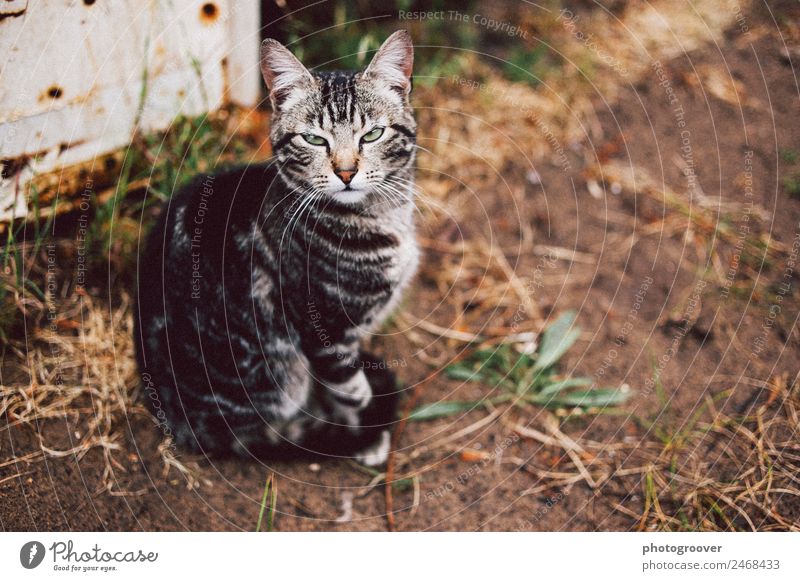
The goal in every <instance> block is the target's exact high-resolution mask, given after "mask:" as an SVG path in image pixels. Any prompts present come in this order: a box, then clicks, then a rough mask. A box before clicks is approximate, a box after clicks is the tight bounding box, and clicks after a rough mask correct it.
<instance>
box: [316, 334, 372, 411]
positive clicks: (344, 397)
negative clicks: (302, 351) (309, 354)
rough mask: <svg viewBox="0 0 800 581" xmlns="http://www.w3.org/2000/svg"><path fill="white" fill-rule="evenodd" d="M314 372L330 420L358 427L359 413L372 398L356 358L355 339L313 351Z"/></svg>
mask: <svg viewBox="0 0 800 581" xmlns="http://www.w3.org/2000/svg"><path fill="white" fill-rule="evenodd" d="M312 361H313V367H314V375H315V377H316V379H317V381H319V382H320V383H321V384H322V385H323V386H324V387H325V389H326V391H327V394H328V398H329V401H330V403H331V406H332V407H333V421H335V422H336V423H342V424H345V425H348V426H352V427H358V425H359V421H358V412H360V411H361V410H363V409H364V408H366V407H367V406H368V405H369V402H370V401H371V400H372V388H371V387H370V385H369V381H368V380H367V376H366V375H365V374H364V369H363V367H362V365H361V360H360V358H359V349H358V342H357V341H353V342H351V343H337V344H335V345H332V346H330V347H327V348H325V349H322V350H320V351H318V352H317V353H316V356H315V357H314V358H313V360H312Z"/></svg>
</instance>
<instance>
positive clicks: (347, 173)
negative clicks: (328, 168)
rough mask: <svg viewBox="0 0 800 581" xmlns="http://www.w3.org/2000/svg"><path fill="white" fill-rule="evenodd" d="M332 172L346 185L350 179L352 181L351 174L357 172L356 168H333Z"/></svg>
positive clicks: (353, 174)
mask: <svg viewBox="0 0 800 581" xmlns="http://www.w3.org/2000/svg"><path fill="white" fill-rule="evenodd" d="M333 173H335V174H336V176H337V177H338V178H339V179H340V180H342V181H343V182H344V185H348V184H349V183H350V182H351V181H353V176H355V175H356V174H357V173H358V170H357V169H356V168H352V169H335V170H333Z"/></svg>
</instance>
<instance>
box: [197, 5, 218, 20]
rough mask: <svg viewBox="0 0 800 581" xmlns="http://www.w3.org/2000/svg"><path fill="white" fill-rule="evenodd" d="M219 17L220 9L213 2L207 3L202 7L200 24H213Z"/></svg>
mask: <svg viewBox="0 0 800 581" xmlns="http://www.w3.org/2000/svg"><path fill="white" fill-rule="evenodd" d="M218 17H219V8H217V5H216V4H214V3H213V2H206V3H204V4H203V5H202V6H201V7H200V22H202V23H203V24H213V23H214V21H216V20H217V18H218Z"/></svg>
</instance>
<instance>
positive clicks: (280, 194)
mask: <svg viewBox="0 0 800 581" xmlns="http://www.w3.org/2000/svg"><path fill="white" fill-rule="evenodd" d="M412 62H413V49H412V44H411V38H410V36H409V35H408V33H406V32H405V31H398V32H396V33H394V34H393V35H392V36H390V37H389V38H388V39H387V40H386V42H385V43H384V44H383V46H381V48H380V49H379V50H378V52H377V53H376V54H375V56H374V58H373V59H372V62H371V63H370V64H369V66H368V67H367V68H366V69H365V70H364V71H360V72H345V71H336V72H310V71H308V70H307V69H306V68H305V67H304V66H303V65H302V64H301V63H300V61H298V60H297V59H296V58H295V57H294V55H292V53H291V52H289V51H288V50H287V49H286V48H285V47H284V46H282V45H281V44H280V43H278V42H277V41H275V40H271V39H268V40H266V41H264V43H263V45H262V47H261V70H262V73H263V76H264V80H265V81H266V84H267V87H268V89H269V98H270V101H271V103H272V108H273V111H274V115H273V118H272V126H271V131H270V141H271V143H272V149H273V153H274V157H273V160H272V161H271V162H270V163H268V164H265V165H249V166H247V167H241V168H238V169H234V170H230V171H227V172H221V173H217V174H210V175H201V176H198V177H197V178H196V179H195V180H194V181H193V182H192V183H191V184H190V185H189V186H187V187H186V188H185V189H183V190H182V191H180V192H179V193H177V194H176V195H175V196H173V197H172V199H171V200H170V201H169V202H168V203H167V204H166V205H165V207H164V209H163V211H162V213H161V215H160V217H159V219H158V221H157V223H156V225H155V227H154V228H153V230H152V232H151V233H150V235H149V238H148V241H147V244H146V249H145V251H144V252H143V253H142V255H141V257H140V260H139V264H138V275H139V276H138V301H137V314H136V325H137V329H136V343H137V357H138V362H139V367H140V372H141V374H142V377H143V378H144V380H145V383H146V385H147V386H148V391H149V392H150V393H149V395H150V398H149V399H151V400H152V401H153V406H154V407H155V408H158V410H159V411H160V412H161V415H162V416H165V422H164V428H165V430H166V429H167V428H168V429H169V430H170V432H171V433H172V434H173V435H174V438H175V441H176V443H177V444H178V445H180V446H183V447H184V448H189V449H192V450H194V451H197V452H203V453H223V452H226V451H229V450H234V451H238V452H240V453H251V454H252V453H262V452H266V453H273V452H274V453H281V454H282V453H289V454H292V453H295V452H302V451H311V452H315V453H324V454H330V455H335V456H354V457H356V458H358V459H359V460H360V461H362V462H364V463H365V464H369V465H377V464H380V463H382V462H384V461H385V459H386V457H387V454H388V450H389V445H390V438H389V428H390V426H391V424H392V422H393V421H394V419H395V413H396V402H397V394H396V387H395V384H394V378H393V376H392V375H391V374H390V373H387V372H386V371H382V370H383V369H384V368H385V365H382V364H381V363H382V362H381V361H379V360H375V359H373V358H372V357H371V356H369V355H366V354H364V353H363V352H361V351H360V348H359V341H360V340H361V339H362V338H364V337H365V336H367V335H368V334H369V333H371V332H373V331H374V330H375V329H376V328H378V327H379V326H380V325H381V323H382V322H383V321H384V320H385V319H386V317H387V315H388V314H389V313H391V311H392V310H393V309H395V308H396V307H397V304H398V301H399V299H400V297H401V294H402V292H403V290H404V289H405V288H406V287H407V286H408V284H409V281H410V280H411V278H412V276H413V274H414V272H415V270H416V266H417V262H418V254H419V251H418V248H417V244H416V241H415V231H414V214H413V211H414V196H413V165H414V154H415V148H416V145H415V142H416V139H415V132H416V123H415V121H414V117H413V113H412V109H411V106H410V104H409V93H410V91H411V69H412Z"/></svg>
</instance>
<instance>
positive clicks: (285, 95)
mask: <svg viewBox="0 0 800 581" xmlns="http://www.w3.org/2000/svg"><path fill="white" fill-rule="evenodd" d="M261 74H262V75H263V76H264V82H265V83H266V84H267V88H268V89H269V99H270V101H271V102H272V108H273V110H275V111H277V110H279V109H282V108H286V107H287V106H289V105H291V104H292V103H293V102H295V101H296V100H297V98H299V97H302V95H303V94H304V93H305V92H306V91H307V90H308V89H310V88H311V87H313V86H314V77H312V76H311V73H309V72H308V69H307V68H305V67H304V66H303V63H301V62H300V61H299V60H297V57H295V56H294V55H293V54H292V53H291V52H289V49H287V48H286V47H285V46H283V45H282V44H281V43H279V42H278V41H277V40H274V39H272V38H268V39H266V40H265V41H264V42H263V43H261Z"/></svg>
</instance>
